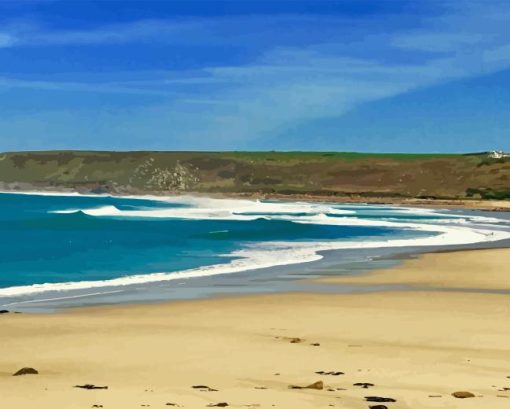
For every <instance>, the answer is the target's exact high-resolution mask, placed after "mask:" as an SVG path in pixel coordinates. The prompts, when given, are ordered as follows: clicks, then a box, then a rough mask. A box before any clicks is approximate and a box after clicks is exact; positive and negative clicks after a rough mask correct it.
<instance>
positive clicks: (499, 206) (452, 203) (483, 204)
mask: <svg viewBox="0 0 510 409" xmlns="http://www.w3.org/2000/svg"><path fill="white" fill-rule="evenodd" d="M41 189H42V188H38V189H34V190H31V189H30V188H29V189H26V190H2V191H0V193H13V194H44V195H52V194H54V195H82V196H92V197H100V196H111V197H119V198H144V197H145V198H155V199H157V198H160V197H179V196H181V197H182V196H191V197H209V198H214V199H245V200H281V201H309V202H324V203H345V204H353V205H356V204H359V205H363V204H368V205H388V206H403V207H407V206H408V207H418V208H419V207H423V208H432V209H459V210H480V211H491V212H510V200H492V199H468V198H462V199H423V198H413V197H382V196H381V197H377V196H374V197H368V196H366V197H365V196H350V195H344V196H342V195H339V196H332V195H313V194H306V193H303V194H289V195H284V194H275V193H257V192H244V193H243V192H194V191H189V192H188V191H179V192H161V191H132V192H128V191H126V192H122V191H119V192H101V193H94V192H91V191H78V190H75V189H64V188H62V189H60V190H59V189H57V190H55V187H54V186H53V187H52V189H53V190H51V189H48V190H45V189H42V190H41Z"/></svg>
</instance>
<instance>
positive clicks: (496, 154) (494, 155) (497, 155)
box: [488, 151, 510, 159]
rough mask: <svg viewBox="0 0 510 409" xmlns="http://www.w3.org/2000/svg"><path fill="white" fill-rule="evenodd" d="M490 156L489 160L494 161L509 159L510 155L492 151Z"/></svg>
mask: <svg viewBox="0 0 510 409" xmlns="http://www.w3.org/2000/svg"><path fill="white" fill-rule="evenodd" d="M488 156H489V158H492V159H501V158H509V157H510V153H506V152H503V151H490V152H489V153H488Z"/></svg>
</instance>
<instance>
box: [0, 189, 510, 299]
mask: <svg viewBox="0 0 510 409" xmlns="http://www.w3.org/2000/svg"><path fill="white" fill-rule="evenodd" d="M509 230H510V229H509V225H508V220H505V219H502V218H499V217H498V215H497V214H494V216H492V215H491V216H480V215H476V214H473V213H459V212H448V211H433V210H424V209H410V208H402V207H389V206H368V205H341V204H331V203H306V202H278V201H251V200H234V199H209V198H198V197H167V198H163V197H111V196H81V195H57V194H55V195H52V194H12V193H2V194H0V305H8V304H12V303H15V302H16V301H20V300H21V301H22V302H30V301H31V300H37V299H41V298H43V299H48V297H51V299H53V298H56V299H58V298H67V297H72V296H73V294H74V293H73V292H80V293H79V294H83V293H84V292H85V293H87V294H90V293H93V294H100V293H101V292H102V291H105V292H106V291H107V290H108V291H111V290H112V288H114V289H118V288H125V287H129V286H136V285H138V286H139V285H142V284H147V283H156V284H157V283H171V282H173V281H178V282H179V283H182V282H183V281H185V280H193V279H198V278H203V277H210V278H212V277H216V276H223V277H224V276H227V275H235V274H240V273H243V274H244V275H247V274H252V275H253V274H258V273H257V272H258V271H259V270H260V269H267V268H274V267H277V266H285V265H299V264H302V263H312V262H316V261H318V260H320V259H322V257H323V253H324V252H327V251H330V250H336V251H338V252H342V251H349V250H353V249H365V253H366V252H368V253H370V249H374V250H375V249H380V248H405V247H416V246H418V247H422V246H423V247H427V246H453V245H460V244H471V243H484V242H496V241H498V240H504V239H508V238H509V237H510V233H509ZM250 272H252V273H250ZM124 301H129V300H124Z"/></svg>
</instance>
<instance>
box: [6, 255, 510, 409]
mask: <svg viewBox="0 0 510 409" xmlns="http://www.w3.org/2000/svg"><path fill="white" fill-rule="evenodd" d="M495 260H496V261H495ZM508 261H510V250H507V249H504V250H483V251H469V252H452V253H444V254H430V255H427V256H425V257H424V258H420V259H418V260H412V261H410V262H407V263H406V264H405V265H404V266H403V267H399V268H396V269H392V270H388V271H384V272H382V273H375V274H370V275H367V276H365V277H363V278H359V279H354V278H350V279H344V280H351V281H354V280H357V282H358V283H359V285H360V289H361V290H363V286H364V285H371V284H373V283H380V282H384V283H389V282H391V283H395V282H398V283H406V284H409V287H408V288H407V289H404V290H401V291H393V292H379V293H369V292H360V293H356V294H347V295H342V294H338V295H336V294H276V295H262V296H260V295H257V296H249V297H242V298H223V299H212V300H202V301H186V302H173V303H168V304H162V305H144V306H137V305H135V306H115V307H101V308H88V309H80V310H74V311H66V312H62V313H57V314H51V315H30V314H11V313H9V314H2V315H0V325H1V331H0V344H1V345H2V347H3V356H2V359H1V360H0V406H1V407H18V408H36V407H37V408H38V409H47V408H48V409H49V408H91V407H104V408H122V409H126V408H141V407H151V408H163V407H185V408H203V407H208V406H210V407H222V406H225V404H228V407H233V408H242V407H243V408H272V407H275V408H326V407H338V408H353V409H357V408H359V409H361V408H365V409H367V408H369V407H371V406H373V407H377V408H380V409H382V408H383V407H384V406H386V407H388V408H393V409H404V408H412V409H420V408H442V409H444V408H468V409H469V408H491V409H499V408H501V409H503V408H508V407H509V405H510V343H509V342H508V341H509V340H510V326H509V325H508V323H509V322H510V302H509V300H510V294H509V292H508V289H509V286H508V283H509V277H510V271H509V268H508V267H507V266H508ZM439 267H440V274H441V277H443V279H438V276H437V274H438V268H439ZM487 273H489V274H487ZM330 285H336V284H333V283H332V284H330ZM501 289H503V290H506V291H500V290H501ZM494 290H497V291H494ZM27 366H28V367H33V368H35V369H37V370H38V371H39V374H38V375H24V376H12V374H13V373H14V372H16V371H17V370H18V369H20V368H22V367H27ZM320 372H322V373H320ZM319 381H321V382H322V385H323V388H322V389H320V386H322V385H321V384H316V385H315V386H316V387H317V388H319V389H297V388H296V389H293V388H289V386H300V387H302V386H308V385H310V384H313V383H315V382H319ZM85 384H93V385H96V386H99V387H104V386H107V387H108V389H83V388H76V387H75V386H76V385H85ZM356 384H358V385H356ZM359 384H366V385H359ZM371 385H373V386H371ZM454 392H470V393H472V394H473V395H474V397H471V398H467V399H460V398H456V397H454V396H452V393H454ZM366 397H372V400H381V399H375V398H385V399H382V400H383V401H382V402H370V401H367V399H366ZM384 400H395V402H391V401H390V402H384ZM212 405H219V406H212ZM376 405H383V406H376Z"/></svg>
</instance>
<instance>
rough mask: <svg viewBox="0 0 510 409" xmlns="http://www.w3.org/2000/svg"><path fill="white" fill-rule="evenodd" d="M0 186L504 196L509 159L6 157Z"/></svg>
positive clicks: (508, 188)
mask: <svg viewBox="0 0 510 409" xmlns="http://www.w3.org/2000/svg"><path fill="white" fill-rule="evenodd" d="M0 189H2V190H35V189H40V190H73V191H78V192H92V193H119V194H120V193H124V194H127V193H132V194H136V193H138V194H139V193H185V192H196V193H224V194H245V195H277V196H286V195H289V196H298V195H307V196H318V197H351V198H358V199H360V200H362V199H370V198H401V199H405V198H422V199H443V200H451V199H508V198H510V158H508V157H503V158H494V157H491V156H490V155H489V154H486V153H476V154H467V155H453V154H452V155H449V154H441V155H440V154H364V153H334V152H148V151H147V152H146V151H143V152H88V151H47V152H12V153H3V154H0Z"/></svg>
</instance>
